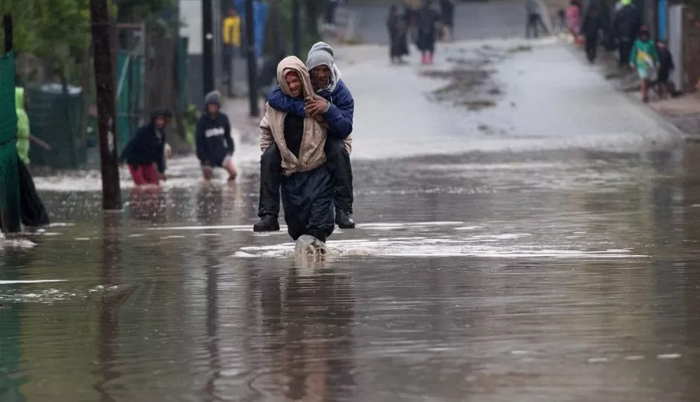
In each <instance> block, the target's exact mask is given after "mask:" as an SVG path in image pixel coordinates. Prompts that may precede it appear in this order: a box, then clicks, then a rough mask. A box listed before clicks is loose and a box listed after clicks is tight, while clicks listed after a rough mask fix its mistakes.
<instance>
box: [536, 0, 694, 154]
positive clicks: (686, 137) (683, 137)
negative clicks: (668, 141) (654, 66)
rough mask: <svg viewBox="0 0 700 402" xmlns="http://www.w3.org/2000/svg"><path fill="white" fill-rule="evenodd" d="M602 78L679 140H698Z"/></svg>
mask: <svg viewBox="0 0 700 402" xmlns="http://www.w3.org/2000/svg"><path fill="white" fill-rule="evenodd" d="M540 1H541V0H540ZM560 42H561V43H562V44H564V45H570V44H569V43H566V42H563V41H561V40H560ZM567 49H568V50H569V52H571V53H572V54H573V55H574V57H576V58H577V59H579V60H583V62H584V63H585V59H582V56H581V54H579V53H578V52H576V51H575V49H576V48H574V47H571V46H567ZM602 78H603V79H604V80H605V81H606V83H607V84H608V85H610V87H611V88H612V89H613V90H615V92H617V93H620V94H622V95H623V96H624V97H626V98H627V99H629V100H630V101H631V102H633V103H635V104H636V105H637V106H638V107H639V109H640V110H642V112H643V113H645V114H646V115H647V116H649V117H651V118H653V119H654V120H657V121H658V122H659V124H660V125H661V126H663V127H665V128H666V129H668V131H669V133H670V134H671V135H673V137H675V138H677V139H679V140H680V142H686V141H691V140H695V141H697V142H700V135H688V134H685V133H684V132H683V131H681V130H680V129H679V128H678V127H676V125H675V124H673V123H671V122H670V121H668V119H667V118H666V117H664V115H663V114H661V112H659V111H657V110H656V109H654V108H652V107H650V106H649V105H648V104H646V103H644V102H642V101H641V100H640V99H638V98H637V97H636V96H634V95H632V94H631V93H629V92H626V91H623V90H621V89H620V88H617V87H616V86H615V85H613V83H612V82H610V80H607V79H605V77H604V76H603V77H602ZM675 138H673V139H675Z"/></svg>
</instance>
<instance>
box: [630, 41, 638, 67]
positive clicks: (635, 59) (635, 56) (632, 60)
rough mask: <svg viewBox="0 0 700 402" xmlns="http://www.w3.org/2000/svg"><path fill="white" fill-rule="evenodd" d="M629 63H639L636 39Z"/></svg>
mask: <svg viewBox="0 0 700 402" xmlns="http://www.w3.org/2000/svg"><path fill="white" fill-rule="evenodd" d="M629 63H630V64H634V65H635V66H636V65H637V41H635V42H634V46H632V51H631V52H630V60H629Z"/></svg>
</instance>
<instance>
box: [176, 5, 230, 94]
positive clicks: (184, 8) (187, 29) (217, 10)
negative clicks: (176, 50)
mask: <svg viewBox="0 0 700 402" xmlns="http://www.w3.org/2000/svg"><path fill="white" fill-rule="evenodd" d="M210 1H211V3H212V9H213V13H212V19H213V23H212V26H213V28H214V31H213V32H212V40H213V41H214V85H215V86H216V88H217V89H219V90H222V82H223V77H222V73H223V71H222V60H223V58H222V38H221V23H222V20H223V17H222V15H221V2H220V0H210ZM179 7H180V18H181V19H182V23H183V26H182V28H180V35H181V36H186V37H188V38H189V45H188V49H187V53H188V56H189V57H188V63H187V85H188V90H187V93H188V97H189V100H190V102H192V103H194V104H196V105H198V106H203V102H204V89H203V85H204V80H203V55H202V48H203V45H202V40H203V34H202V25H203V24H202V0H180V2H179Z"/></svg>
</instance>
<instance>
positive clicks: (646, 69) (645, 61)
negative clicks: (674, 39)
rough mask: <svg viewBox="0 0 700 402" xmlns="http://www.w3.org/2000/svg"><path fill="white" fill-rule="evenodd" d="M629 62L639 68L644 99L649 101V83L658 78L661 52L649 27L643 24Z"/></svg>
mask: <svg viewBox="0 0 700 402" xmlns="http://www.w3.org/2000/svg"><path fill="white" fill-rule="evenodd" d="M629 63H630V65H631V66H632V67H636V68H637V75H638V76H639V81H640V88H641V92H642V101H643V102H644V103H646V102H649V85H650V83H651V82H653V81H654V80H655V79H656V68H657V66H658V65H659V53H658V52H657V50H656V43H655V42H654V40H653V39H651V33H650V32H649V28H647V27H645V26H643V27H642V28H641V29H640V31H639V38H638V39H637V40H636V41H635V42H634V46H633V47H632V51H631V52H630V59H629Z"/></svg>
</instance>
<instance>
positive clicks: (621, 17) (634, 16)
mask: <svg viewBox="0 0 700 402" xmlns="http://www.w3.org/2000/svg"><path fill="white" fill-rule="evenodd" d="M620 3H621V4H622V7H621V8H620V9H619V11H618V12H617V13H616V14H615V20H614V21H613V32H614V33H615V37H616V38H617V46H618V51H619V57H620V60H619V63H620V64H619V65H620V67H624V66H626V65H627V63H628V61H629V59H630V52H631V51H632V47H633V46H634V41H635V39H636V38H637V33H638V32H639V28H640V27H641V25H642V23H641V18H640V15H639V10H637V7H635V6H634V4H632V0H621V2H620Z"/></svg>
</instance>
